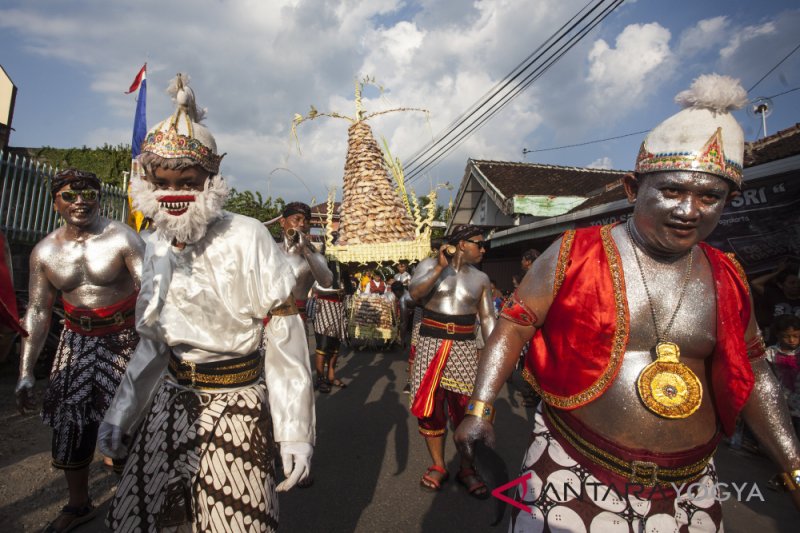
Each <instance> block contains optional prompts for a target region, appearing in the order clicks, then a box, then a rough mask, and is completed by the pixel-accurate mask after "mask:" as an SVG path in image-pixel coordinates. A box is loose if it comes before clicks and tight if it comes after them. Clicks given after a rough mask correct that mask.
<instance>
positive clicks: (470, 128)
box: [406, 0, 622, 182]
mask: <svg viewBox="0 0 800 533" xmlns="http://www.w3.org/2000/svg"><path fill="white" fill-rule="evenodd" d="M601 3H602V2H598V3H597V5H595V6H594V7H593V8H592V9H590V10H589V11H588V12H587V13H585V14H584V15H583V16H581V17H580V19H579V20H578V22H576V23H575V24H573V25H572V26H571V27H570V28H569V29H568V30H567V33H569V32H571V31H572V30H574V29H575V27H576V26H578V25H579V24H580V23H581V22H583V21H584V20H585V19H586V18H588V17H589V16H590V15H591V13H592V12H593V11H595V10H596V9H597V8H598V7H599V6H600V4H601ZM621 3H622V0H615V1H613V2H612V3H611V4H610V5H608V6H606V7H605V8H604V9H603V10H602V11H601V12H600V13H599V14H597V15H596V16H595V17H594V18H593V19H592V20H590V21H589V22H588V24H587V25H585V26H583V27H582V28H580V29H579V30H578V31H577V33H574V34H573V35H571V36H570V37H568V38H567V41H566V42H565V43H563V44H561V45H560V48H557V49H556V50H555V51H553V52H552V53H551V54H550V56H549V57H547V58H546V59H545V60H544V62H543V63H540V64H539V65H538V66H537V67H536V68H535V69H534V70H533V71H531V72H530V73H528V74H527V76H525V77H524V78H523V79H522V80H521V81H520V82H519V84H518V85H516V86H515V87H514V88H513V89H512V90H511V91H510V92H509V93H508V94H506V95H504V96H502V97H501V98H500V99H499V100H498V101H496V102H495V103H493V104H492V105H491V106H490V107H489V108H488V109H487V110H486V111H484V112H483V113H481V114H480V115H479V116H478V117H476V118H475V119H474V120H472V121H471V122H470V123H469V124H467V125H466V126H465V128H464V129H463V130H462V131H461V132H459V133H456V131H455V130H456V128H453V129H451V130H450V131H449V132H447V134H446V135H445V136H444V137H442V138H440V139H439V140H438V141H437V143H435V144H434V145H431V146H429V147H428V148H426V149H425V150H424V151H423V152H422V154H421V155H420V156H418V157H417V158H416V159H415V161H412V163H411V165H409V167H408V168H409V169H410V170H409V171H407V172H406V176H407V177H406V180H407V182H410V181H412V180H413V179H414V178H417V177H418V176H419V175H420V173H421V172H422V171H424V170H425V169H426V168H428V167H430V166H432V165H435V164H437V163H438V161H439V160H441V159H442V158H443V157H445V156H446V155H447V154H448V153H450V152H451V151H452V150H453V149H455V148H456V147H457V146H459V145H460V144H461V143H462V142H463V141H464V140H465V139H466V138H467V137H468V136H469V135H471V134H472V133H473V132H475V131H477V130H478V129H480V128H481V127H482V126H483V125H484V124H485V123H486V122H487V121H488V120H489V119H491V118H492V117H493V116H494V115H495V114H497V113H498V112H499V111H500V110H502V109H503V108H504V107H505V106H506V105H507V104H508V103H510V102H511V101H512V100H513V99H514V98H516V97H517V96H518V95H519V94H520V93H521V92H522V91H524V90H525V89H526V88H528V87H529V86H530V85H531V84H532V83H533V82H534V81H536V80H537V79H538V78H539V77H541V76H542V75H543V74H544V73H545V72H546V71H547V70H549V68H550V67H552V66H553V65H554V64H555V63H556V62H557V61H558V60H560V59H561V57H563V55H564V54H566V53H567V52H568V51H569V50H570V49H571V48H572V47H574V46H575V45H576V44H577V43H578V42H579V41H580V40H581V39H583V38H584V37H585V36H586V35H587V34H588V33H589V32H590V31H591V30H592V29H594V28H595V27H596V26H597V25H598V24H599V23H600V22H602V21H603V20H604V19H605V18H606V17H608V16H609V15H610V14H611V12H613V11H614V10H615V9H616V8H617V7H619V5H620V4H621ZM585 9H586V8H585V7H584V9H583V10H581V11H584V10H585ZM580 13H581V12H579V13H578V15H576V16H575V17H573V18H572V19H571V20H575V18H576V17H578V16H580ZM563 28H564V26H562V27H561V28H560V29H559V31H557V32H556V34H558V33H559V32H560V31H561V30H562V29H563ZM563 38H564V35H561V36H560V37H558V39H556V42H554V43H553V44H551V45H549V46H548V47H547V49H546V50H545V51H544V52H542V53H540V54H539V55H538V56H537V57H536V58H535V59H534V61H531V62H529V63H528V65H527V66H526V67H525V69H523V71H521V72H519V73H517V74H516V75H515V76H514V78H513V79H516V78H517V77H519V76H520V75H521V74H522V72H524V70H527V69H529V68H530V66H532V65H533V63H534V62H535V61H537V60H538V59H540V58H541V57H542V56H543V55H545V54H546V53H548V52H550V50H551V49H552V48H553V47H554V46H556V45H557V42H558V41H560V40H562V39H563ZM550 40H553V37H552V36H551V38H549V39H548V41H550ZM546 42H547V41H546ZM539 48H540V49H541V46H540V47H539ZM537 50H538V49H537ZM529 57H531V56H529ZM505 85H508V84H507V83H506V84H505ZM486 104H488V101H487V102H484V103H482V104H481V107H483V106H485V105H486ZM473 114H474V113H473ZM467 118H469V117H467ZM463 122H464V120H462V121H461V123H463ZM451 135H452V137H451V138H449V139H448V140H447V142H445V144H444V145H443V146H441V147H439V148H438V149H436V150H433V149H434V147H435V145H436V144H439V143H441V142H442V141H444V140H445V138H446V137H447V136H451ZM432 150H433V152H432V153H430V154H429V155H428V156H427V157H426V158H424V159H423V160H422V161H420V162H419V163H416V161H419V160H420V158H421V157H422V156H423V155H424V154H425V152H431V151H432Z"/></svg>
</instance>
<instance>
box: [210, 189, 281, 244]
mask: <svg viewBox="0 0 800 533" xmlns="http://www.w3.org/2000/svg"><path fill="white" fill-rule="evenodd" d="M285 206H286V202H285V201H284V200H283V198H281V197H278V198H275V200H273V199H272V197H271V196H270V197H268V198H267V199H264V198H263V197H262V196H261V193H260V192H258V191H256V193H255V194H253V192H252V191H242V192H239V191H237V190H236V189H231V193H230V195H229V196H228V200H227V202H225V209H226V210H228V211H230V212H232V213H238V214H240V215H245V216H248V217H252V218H255V219H256V220H260V221H261V222H266V221H267V220H272V219H273V218H275V217H277V216H279V215H280V214H281V213H282V212H283V208H284V207H285ZM269 230H270V232H271V233H272V234H273V235H275V236H276V237H279V236H280V234H281V228H280V226H278V225H277V224H273V225H272V226H270V228H269Z"/></svg>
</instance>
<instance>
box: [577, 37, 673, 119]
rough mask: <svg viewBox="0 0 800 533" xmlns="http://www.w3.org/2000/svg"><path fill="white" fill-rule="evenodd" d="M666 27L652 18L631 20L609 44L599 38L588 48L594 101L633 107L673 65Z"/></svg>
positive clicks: (667, 73)
mask: <svg viewBox="0 0 800 533" xmlns="http://www.w3.org/2000/svg"><path fill="white" fill-rule="evenodd" d="M670 37H671V34H670V31H669V30H668V29H667V28H665V27H663V26H661V25H660V24H658V23H657V22H652V23H649V24H631V25H629V26H627V27H626V28H625V29H624V30H622V32H621V33H620V34H619V35H618V36H617V39H616V41H615V47H614V48H612V47H611V46H609V44H608V43H607V42H606V41H604V40H603V39H598V40H597V41H595V43H594V46H593V47H592V50H591V51H590V52H589V62H590V66H589V75H588V78H587V79H588V82H589V83H590V84H592V86H593V87H594V96H595V100H596V103H597V104H599V105H602V104H603V103H607V104H610V105H613V106H619V105H621V104H622V103H624V104H625V105H626V106H631V107H635V106H636V105H638V104H640V103H641V97H642V96H643V95H644V94H646V91H647V89H648V88H649V87H652V86H653V85H654V84H655V83H654V82H656V81H657V80H659V79H663V78H665V77H667V76H668V75H669V73H670V71H671V70H672V68H673V65H672V64H671V63H672V57H673V54H672V51H671V50H670V48H669V40H670Z"/></svg>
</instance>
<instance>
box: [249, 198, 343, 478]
mask: <svg viewBox="0 0 800 533" xmlns="http://www.w3.org/2000/svg"><path fill="white" fill-rule="evenodd" d="M278 223H279V224H280V226H281V230H282V235H283V240H282V242H281V243H280V245H279V249H280V250H281V251H282V252H283V253H284V255H285V256H286V260H287V261H288V262H289V264H290V265H291V266H292V270H293V271H294V272H295V274H296V276H297V281H296V282H295V285H294V287H293V288H292V296H291V297H290V299H289V301H288V302H285V303H283V304H282V305H280V306H279V307H277V308H275V309H273V310H272V311H271V312H270V314H269V315H268V317H267V319H266V320H265V326H264V340H263V346H264V351H265V357H266V358H267V359H268V360H272V359H275V358H276V357H277V356H276V354H275V353H276V352H277V353H281V352H284V353H287V354H291V357H293V358H297V359H298V360H300V361H305V362H306V365H309V354H308V338H307V337H306V327H305V319H306V316H305V311H306V307H305V305H306V298H308V294H309V291H310V290H311V286H312V285H314V283H318V284H319V285H320V286H322V287H330V286H331V283H332V281H333V274H332V273H331V271H330V269H329V268H328V263H327V261H326V260H325V256H324V255H322V254H321V253H319V252H318V251H317V250H316V249H315V248H314V245H313V244H311V242H310V241H309V240H308V237H307V233H308V230H309V229H310V226H311V208H310V207H309V206H308V205H306V204H304V203H302V202H291V203H289V204H287V205H286V207H284V210H283V213H282V215H281V217H280V218H279V219H278ZM308 373H309V375H310V373H311V369H310V366H309V368H308ZM304 394H305V395H306V396H307V397H306V398H304V399H303V401H304V402H307V403H308V404H309V405H311V406H312V411H313V405H314V394H313V390H312V389H311V388H310V387H309V388H308V389H306V390H305V391H304ZM312 414H313V412H312ZM313 423H315V419H314V422H313ZM310 483H311V477H310V476H309V477H307V478H306V479H305V480H304V481H302V482H300V484H299V485H300V486H301V487H305V486H308V485H310Z"/></svg>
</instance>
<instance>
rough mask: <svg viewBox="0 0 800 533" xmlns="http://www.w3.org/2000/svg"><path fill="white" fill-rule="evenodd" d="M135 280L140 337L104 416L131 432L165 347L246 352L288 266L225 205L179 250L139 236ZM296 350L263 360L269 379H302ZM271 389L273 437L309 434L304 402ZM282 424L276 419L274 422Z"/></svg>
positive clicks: (199, 353) (302, 382) (163, 361)
mask: <svg viewBox="0 0 800 533" xmlns="http://www.w3.org/2000/svg"><path fill="white" fill-rule="evenodd" d="M145 242H146V245H147V247H146V250H145V257H144V264H143V268H142V288H141V290H140V291H139V298H138V300H137V302H136V329H137V331H138V332H139V335H140V336H141V341H140V342H139V345H138V346H137V348H136V351H135V352H134V354H133V356H132V358H131V361H130V363H129V365H128V369H127V371H126V373H125V375H124V376H123V379H122V383H121V384H120V387H119V388H118V389H117V394H116V396H115V398H114V401H113V403H112V404H111V407H110V408H109V409H108V411H107V413H106V417H105V419H106V421H107V422H110V423H112V424H115V425H118V426H120V427H121V428H122V429H123V430H125V432H126V433H129V434H130V433H131V432H132V430H133V429H134V428H135V427H136V425H137V424H138V423H139V421H140V420H141V419H142V418H143V417H144V415H145V414H146V409H147V408H148V406H149V403H150V400H151V399H152V397H153V395H154V394H155V392H156V390H157V389H158V387H159V385H160V380H161V377H162V376H163V375H164V372H165V370H166V368H167V364H168V362H169V353H170V351H172V353H173V354H175V356H176V357H177V358H178V359H180V360H182V361H193V362H198V363H199V362H209V361H219V360H225V359H231V358H236V357H241V356H243V355H248V354H250V353H253V352H255V351H256V350H257V349H258V347H259V342H260V339H261V332H262V319H263V317H265V316H267V314H268V313H269V311H270V310H271V309H272V308H273V307H276V306H278V305H280V304H281V303H282V302H283V301H285V300H286V299H287V298H288V297H289V295H290V293H291V290H292V287H293V286H294V284H295V282H296V275H295V272H294V270H293V269H292V267H291V265H290V264H289V262H288V261H287V260H286V257H285V256H284V255H283V253H281V252H280V250H279V249H278V246H277V244H276V243H275V241H274V240H273V238H272V236H271V235H270V233H269V232H268V231H267V230H266V228H264V226H263V225H262V224H261V223H260V222H258V221H257V220H255V219H252V218H249V217H244V216H241V215H236V214H233V213H227V212H224V214H223V216H222V218H221V219H219V220H217V221H216V222H213V223H212V224H211V225H210V226H209V229H208V232H207V233H206V235H205V236H204V237H203V238H202V239H201V240H200V241H198V242H197V243H194V244H187V245H186V247H185V248H184V249H183V250H180V249H178V248H175V247H174V246H171V244H170V243H168V242H166V241H163V240H159V239H158V238H157V236H156V234H151V235H150V236H148V237H146V241H145ZM301 357H302V356H297V357H295V356H293V355H292V354H291V353H287V352H278V358H277V359H275V360H267V361H265V371H264V377H265V379H266V382H267V388H268V389H270V388H272V387H271V386H270V384H271V383H274V384H276V388H278V389H280V388H285V387H278V386H277V384H278V383H286V382H287V381H289V382H292V383H295V384H297V388H298V389H304V388H305V387H306V386H307V387H311V380H310V375H308V373H307V372H303V369H304V368H305V367H307V364H308V362H307V361H300V360H299V359H300V358H301ZM302 403H303V405H302V406H301V405H299V404H298V403H296V402H293V401H292V400H291V399H290V398H287V397H286V396H284V395H270V410H271V411H272V417H273V422H274V425H275V427H276V428H278V426H279V425H280V426H283V425H285V424H289V425H291V426H292V428H290V429H289V431H283V430H282V431H281V432H280V436H281V438H278V434H279V432H278V431H276V440H277V441H279V442H280V441H282V440H294V441H304V442H313V435H314V428H313V405H312V406H311V411H310V412H308V411H309V409H308V407H309V406H307V405H305V403H306V402H302ZM282 429H283V428H282Z"/></svg>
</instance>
